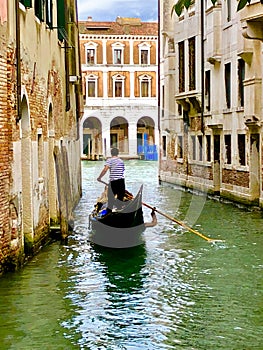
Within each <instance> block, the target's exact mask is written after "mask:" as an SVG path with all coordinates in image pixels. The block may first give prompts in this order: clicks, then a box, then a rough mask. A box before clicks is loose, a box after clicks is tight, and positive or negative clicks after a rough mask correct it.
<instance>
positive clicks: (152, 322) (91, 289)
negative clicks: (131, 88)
mask: <svg viewBox="0 0 263 350" xmlns="http://www.w3.org/2000/svg"><path fill="white" fill-rule="evenodd" d="M100 168H101V163H100V164H98V162H96V164H94V163H89V164H83V179H84V180H83V181H84V184H83V198H82V200H81V202H80V203H79V205H78V207H77V208H76V211H75V228H74V232H73V234H72V235H71V236H70V237H69V241H68V244H67V245H63V246H62V245H59V244H58V243H54V244H53V245H51V246H49V247H46V248H45V249H44V250H43V251H42V252H41V253H40V254H39V255H38V256H37V257H36V258H35V259H34V260H32V261H31V262H30V263H29V264H28V265H27V266H26V267H25V269H23V270H22V271H20V272H18V273H15V274H9V275H8V276H5V277H3V278H1V279H0V337H1V345H0V349H1V350H18V349H19V350H21V349H22V350H39V349H41V350H42V349H48V350H71V349H74V350H75V349H76V350H90V349H92V350H93V349H94V350H99V349H100V350H101V349H105V350H115V349H116V350H120V349H125V350H138V349H139V350H140V349H142V350H162V349H163V350H166V349H167V350H168V349H169V350H170V349H176V350H177V349H187V350H190V349H191V350H208V349H209V350H210V349H211V350H230V349H231V350H240V349H242V350H248V349H262V344H261V343H262V333H263V324H262V317H263V302H262V301H263V278H262V273H263V255H262V247H263V235H262V213H260V212H248V211H246V210H242V209H241V208H237V207H235V206H232V205H231V204H227V205H226V204H222V203H219V202H216V201H213V200H210V199H208V198H205V203H204V198H200V197H199V196H194V201H195V203H197V204H198V200H199V199H200V203H201V204H200V206H202V210H201V211H200V212H199V214H198V216H194V215H195V214H196V212H197V211H196V208H197V205H195V206H192V207H191V203H192V202H193V195H192V194H190V193H187V192H182V191H177V190H176V189H174V188H172V187H171V186H159V185H158V180H157V168H156V165H155V164H153V163H144V162H137V163H136V162H134V161H133V162H131V163H128V164H127V167H126V169H127V173H129V174H130V176H129V179H128V181H127V185H128V188H129V189H130V190H131V192H136V189H137V188H138V184H140V183H141V179H142V181H143V182H144V201H145V202H148V203H149V204H151V205H156V207H157V208H158V209H160V210H161V211H163V212H166V213H168V214H169V215H175V216H176V217H178V218H179V220H185V221H186V222H187V224H188V225H189V224H190V221H188V218H189V217H190V216H191V215H190V214H191V213H190V212H191V211H193V217H194V218H195V219H194V223H193V225H194V228H195V229H197V230H198V231H200V232H202V233H204V234H205V235H206V236H209V237H213V238H218V239H222V240H224V243H217V244H210V243H208V242H206V241H205V240H203V239H201V238H200V237H198V236H197V235H194V234H192V233H189V232H186V231H185V230H184V229H182V228H181V227H178V226H177V225H176V224H175V223H173V222H169V221H168V220H167V219H166V218H164V217H161V216H158V225H157V226H155V227H152V228H149V229H147V230H146V231H145V233H144V240H145V244H144V245H142V246H138V247H134V248H132V249H131V250H130V249H128V250H126V249H125V250H117V251H116V250H115V249H114V250H111V249H107V248H106V250H105V248H99V247H96V246H94V245H92V244H91V243H90V241H89V233H90V232H89V230H88V213H89V212H90V211H91V210H92V208H93V204H94V202H95V200H96V198H97V195H98V193H99V191H100V189H101V187H100V185H99V184H97V183H95V181H93V180H92V179H93V178H94V177H95V176H96V175H97V173H99V171H100ZM189 208H190V209H189ZM144 216H145V219H146V221H148V219H149V218H148V216H149V217H150V210H149V212H148V211H147V209H146V210H144Z"/></svg>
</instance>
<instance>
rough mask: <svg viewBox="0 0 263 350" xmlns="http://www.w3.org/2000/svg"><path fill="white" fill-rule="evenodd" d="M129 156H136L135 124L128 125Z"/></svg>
mask: <svg viewBox="0 0 263 350" xmlns="http://www.w3.org/2000/svg"><path fill="white" fill-rule="evenodd" d="M128 135H129V155H130V156H132V157H133V156H137V123H130V124H129V133H128Z"/></svg>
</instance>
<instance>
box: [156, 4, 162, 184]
mask: <svg viewBox="0 0 263 350" xmlns="http://www.w3.org/2000/svg"><path fill="white" fill-rule="evenodd" d="M157 11H158V40H157V44H158V57H157V62H158V68H157V69H158V73H157V84H158V89H157V93H158V97H157V101H158V107H157V108H158V131H159V152H158V153H159V154H158V162H159V175H158V178H159V184H160V183H161V178H160V169H161V151H160V149H161V148H162V138H161V121H160V118H161V105H160V100H161V98H160V96H161V77H160V56H161V53H160V51H161V45H160V37H161V28H160V25H161V24H160V11H161V6H160V1H158V9H157Z"/></svg>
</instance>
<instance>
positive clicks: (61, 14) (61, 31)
mask: <svg viewBox="0 0 263 350" xmlns="http://www.w3.org/2000/svg"><path fill="white" fill-rule="evenodd" d="M65 13H66V4H65V2H64V0H57V26H58V40H59V41H63V40H64V38H65V31H66V17H65Z"/></svg>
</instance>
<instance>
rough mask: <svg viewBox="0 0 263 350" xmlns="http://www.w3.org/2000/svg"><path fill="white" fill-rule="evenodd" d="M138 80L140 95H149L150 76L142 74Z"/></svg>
mask: <svg viewBox="0 0 263 350" xmlns="http://www.w3.org/2000/svg"><path fill="white" fill-rule="evenodd" d="M139 80H140V97H151V77H150V76H148V75H143V76H140V77H139Z"/></svg>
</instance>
